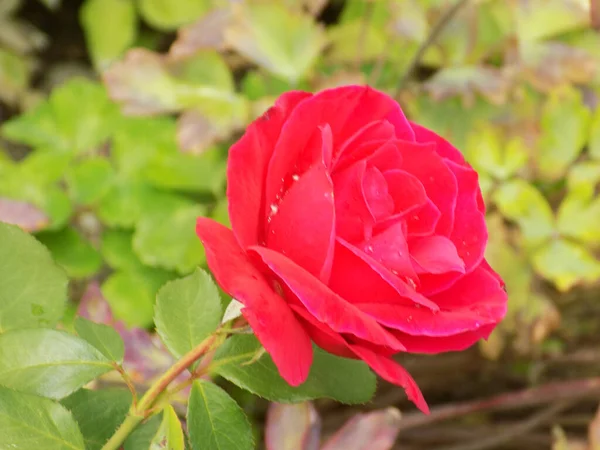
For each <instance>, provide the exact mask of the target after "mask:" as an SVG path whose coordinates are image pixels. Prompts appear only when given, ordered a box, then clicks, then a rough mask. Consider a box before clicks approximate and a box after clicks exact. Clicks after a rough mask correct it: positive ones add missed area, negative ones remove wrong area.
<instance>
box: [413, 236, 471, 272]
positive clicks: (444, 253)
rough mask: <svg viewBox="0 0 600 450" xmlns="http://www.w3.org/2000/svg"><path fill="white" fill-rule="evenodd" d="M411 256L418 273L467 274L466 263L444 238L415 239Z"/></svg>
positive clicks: (449, 241) (452, 245)
mask: <svg viewBox="0 0 600 450" xmlns="http://www.w3.org/2000/svg"><path fill="white" fill-rule="evenodd" d="M410 256H411V257H412V258H413V260H414V261H415V263H416V264H415V265H416V266H417V267H416V270H417V273H419V274H422V273H433V274H437V273H445V272H459V273H465V263H464V262H463V260H462V259H461V258H460V256H458V253H457V251H456V247H455V246H454V244H453V243H452V241H451V240H450V239H448V238H447V237H444V236H428V237H425V238H422V239H413V240H412V241H411V243H410Z"/></svg>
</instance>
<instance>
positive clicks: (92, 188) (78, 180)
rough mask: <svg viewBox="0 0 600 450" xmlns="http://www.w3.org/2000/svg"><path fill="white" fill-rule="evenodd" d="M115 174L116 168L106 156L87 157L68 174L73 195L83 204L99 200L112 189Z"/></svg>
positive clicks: (76, 200)
mask: <svg viewBox="0 0 600 450" xmlns="http://www.w3.org/2000/svg"><path fill="white" fill-rule="evenodd" d="M114 175H115V174H114V170H113V168H112V166H111V165H110V162H109V161H108V160H107V159H106V158H101V157H98V158H92V159H86V160H85V161H83V162H81V163H80V164H78V165H76V166H75V167H73V168H72V169H71V171H70V172H68V174H67V185H68V187H69V192H70V194H71V197H72V198H73V200H74V201H75V202H77V203H79V204H82V205H90V204H92V203H95V202H97V201H98V200H100V199H101V198H102V197H103V196H104V195H105V194H106V193H107V192H108V190H109V189H110V186H111V183H112V181H113V177H114Z"/></svg>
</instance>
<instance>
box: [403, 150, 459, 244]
mask: <svg viewBox="0 0 600 450" xmlns="http://www.w3.org/2000/svg"><path fill="white" fill-rule="evenodd" d="M414 145H415V144H411V146H406V147H402V148H401V152H402V158H403V162H402V169H403V170H405V171H406V172H408V173H410V174H412V175H414V176H416V177H417V178H418V179H419V180H420V181H421V183H423V187H424V188H425V192H427V197H429V199H430V200H431V201H432V202H433V203H434V204H435V206H436V207H437V208H438V209H439V210H440V212H441V217H440V219H439V221H438V223H437V225H436V234H441V235H444V236H448V235H449V234H450V232H451V231H452V227H453V225H454V210H455V207H456V198H457V196H458V185H457V182H456V178H455V177H454V174H453V173H452V171H451V170H450V169H449V168H448V166H447V165H446V163H445V162H444V160H443V159H442V158H441V157H440V156H439V155H438V154H437V153H436V152H435V145H434V144H419V146H420V147H419V149H418V151H416V150H415V148H414Z"/></svg>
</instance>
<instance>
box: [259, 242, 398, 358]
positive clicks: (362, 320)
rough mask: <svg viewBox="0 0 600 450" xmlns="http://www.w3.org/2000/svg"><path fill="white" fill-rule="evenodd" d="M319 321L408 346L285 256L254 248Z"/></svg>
mask: <svg viewBox="0 0 600 450" xmlns="http://www.w3.org/2000/svg"><path fill="white" fill-rule="evenodd" d="M250 250H251V251H252V252H254V253H255V254H257V255H258V256H259V257H260V258H261V259H262V260H263V261H264V263H265V264H266V265H267V266H268V267H269V268H270V269H271V270H272V271H273V273H274V274H275V275H277V276H278V277H279V278H280V279H281V280H282V282H283V283H284V284H285V285H286V286H287V287H288V288H289V289H290V290H291V291H292V292H293V293H294V295H295V296H296V297H297V298H298V300H300V302H301V303H302V304H303V305H304V306H305V307H306V309H307V310H308V311H310V313H311V314H312V315H314V316H315V317H316V318H317V319H318V320H319V321H321V322H323V323H325V324H327V325H329V326H330V327H331V328H332V329H333V330H334V331H336V332H338V333H349V334H353V335H355V336H357V337H359V338H362V339H365V340H367V341H369V342H373V343H374V344H378V345H384V346H387V347H390V348H393V349H395V350H398V351H400V350H403V349H404V347H403V346H402V344H401V343H400V342H398V340H397V339H395V338H393V337H392V336H391V335H390V333H389V332H388V331H386V330H385V329H384V328H383V327H382V326H380V325H379V324H378V323H377V322H376V321H375V320H373V319H371V318H370V317H369V316H367V315H366V314H364V313H363V312H362V311H360V310H359V309H357V308H356V307H354V305H352V304H351V303H349V302H347V301H346V300H344V299H343V298H341V297H340V296H339V295H337V294H336V293H335V292H333V291H332V290H331V289H329V288H328V287H327V286H326V285H325V284H323V283H321V282H320V281H319V280H318V279H317V278H315V277H314V276H312V275H311V274H310V273H308V272H307V271H306V270H304V269H303V268H302V267H300V266H298V265H297V264H295V263H294V262H293V261H291V260H290V259H288V258H286V257H285V256H283V255H281V254H279V253H277V252H274V251H272V250H270V249H267V248H264V247H256V246H255V247H251V248H250Z"/></svg>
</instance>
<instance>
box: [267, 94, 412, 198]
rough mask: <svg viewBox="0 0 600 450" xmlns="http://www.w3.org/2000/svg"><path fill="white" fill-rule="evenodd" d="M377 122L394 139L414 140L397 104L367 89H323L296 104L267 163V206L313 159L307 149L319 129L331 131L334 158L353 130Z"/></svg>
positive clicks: (387, 97)
mask: <svg viewBox="0 0 600 450" xmlns="http://www.w3.org/2000/svg"><path fill="white" fill-rule="evenodd" d="M377 120H387V121H388V122H390V123H391V124H392V125H393V126H394V128H395V129H396V136H397V137H400V138H402V139H406V140H409V141H412V140H413V139H414V132H413V131H412V128H411V126H410V124H409V123H408V120H407V119H406V117H405V116H404V113H403V112H402V110H401V109H400V107H399V106H398V104H397V103H396V102H395V101H394V100H393V99H392V98H391V97H389V96H388V95H386V94H383V93H382V92H379V91H376V90H374V89H372V88H370V87H368V86H342V87H338V88H333V89H327V90H324V91H321V92H319V93H317V94H315V95H314V96H312V97H311V98H310V99H307V100H306V101H303V102H302V103H301V104H299V105H298V107H296V108H295V109H294V111H292V113H291V114H290V115H289V117H288V120H287V121H286V123H285V125H284V126H283V128H282V130H281V134H280V137H279V140H278V141H277V144H276V145H275V149H274V151H273V156H272V157H271V161H270V162H269V167H268V169H267V178H266V180H267V181H266V190H265V198H266V201H267V202H268V204H271V203H274V202H275V199H276V197H277V195H278V194H279V192H280V191H281V187H282V184H283V183H285V180H287V179H288V178H289V177H290V176H291V175H292V173H293V172H294V171H296V172H295V173H298V170H300V172H301V171H302V170H306V169H308V167H310V166H311V165H312V159H311V158H313V157H314V155H313V154H312V153H311V151H310V148H309V151H307V147H310V146H309V143H310V141H311V139H313V135H314V132H315V131H314V130H317V128H318V127H319V126H321V125H325V124H329V126H330V127H331V132H332V135H333V136H334V137H335V142H334V150H333V153H334V155H335V154H336V148H335V147H336V146H337V145H342V144H343V143H344V142H346V141H347V140H348V139H349V138H350V137H351V136H352V135H353V134H354V133H356V130H358V129H360V128H362V127H363V126H365V125H367V124H369V123H371V122H373V121H377ZM282 180H283V181H282Z"/></svg>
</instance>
